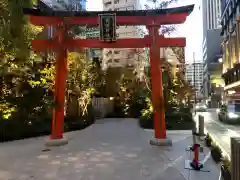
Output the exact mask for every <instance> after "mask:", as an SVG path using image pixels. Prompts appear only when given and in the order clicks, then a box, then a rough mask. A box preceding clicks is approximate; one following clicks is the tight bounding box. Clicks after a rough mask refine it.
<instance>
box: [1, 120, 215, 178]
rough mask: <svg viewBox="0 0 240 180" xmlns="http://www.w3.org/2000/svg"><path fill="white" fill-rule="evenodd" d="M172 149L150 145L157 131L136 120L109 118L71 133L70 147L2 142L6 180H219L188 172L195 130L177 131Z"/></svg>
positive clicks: (36, 140)
mask: <svg viewBox="0 0 240 180" xmlns="http://www.w3.org/2000/svg"><path fill="white" fill-rule="evenodd" d="M167 134H168V137H169V138H171V139H172V140H173V146H172V147H156V146H151V145H150V144H149V140H150V139H151V138H152V135H153V131H145V130H143V129H141V128H139V126H138V123H137V120H136V119H103V120H99V121H97V122H96V123H95V124H94V125H92V126H90V127H89V128H87V129H85V130H82V131H76V132H70V133H66V136H67V138H68V139H70V141H69V144H68V145H65V146H60V147H55V148H51V149H50V150H49V151H42V150H43V149H44V137H39V138H32V139H26V140H20V141H12V142H7V143H0V180H8V179H9V180H10V179H11V180H202V179H205V180H217V179H218V177H219V168H218V167H217V165H216V164H215V163H213V162H212V161H211V159H210V160H209V161H207V163H206V169H208V170H210V172H197V171H189V170H186V169H184V162H185V160H191V159H192V157H190V156H189V153H187V152H186V151H185V148H186V147H188V146H189V145H191V144H192V135H191V132H190V131H184V132H182V131H171V132H168V133H167Z"/></svg>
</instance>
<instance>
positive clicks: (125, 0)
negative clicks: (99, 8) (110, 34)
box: [102, 0, 146, 69]
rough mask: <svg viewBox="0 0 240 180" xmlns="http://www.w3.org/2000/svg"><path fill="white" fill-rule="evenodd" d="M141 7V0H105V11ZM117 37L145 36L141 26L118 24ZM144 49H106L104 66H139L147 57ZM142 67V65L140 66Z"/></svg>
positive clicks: (104, 67) (105, 67)
mask: <svg viewBox="0 0 240 180" xmlns="http://www.w3.org/2000/svg"><path fill="white" fill-rule="evenodd" d="M138 9H141V5H140V0H103V10H104V11H126V10H138ZM116 32H117V38H119V39H120V38H140V37H143V36H144V32H143V29H142V28H141V27H139V26H118V27H117V30H116ZM145 54H146V53H144V50H142V49H137V50H136V49H104V50H103V61H102V68H103V69H107V68H108V67H133V66H139V65H140V64H141V62H142V60H143V58H144V59H145ZM139 69H141V67H139Z"/></svg>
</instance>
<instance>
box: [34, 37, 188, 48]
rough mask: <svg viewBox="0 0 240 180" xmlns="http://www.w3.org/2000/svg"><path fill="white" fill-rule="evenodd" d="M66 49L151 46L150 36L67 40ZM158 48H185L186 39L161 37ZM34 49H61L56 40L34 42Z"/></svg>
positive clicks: (157, 43) (157, 44)
mask: <svg viewBox="0 0 240 180" xmlns="http://www.w3.org/2000/svg"><path fill="white" fill-rule="evenodd" d="M63 46H64V48H67V49H70V50H71V49H74V48H77V47H79V48H145V47H150V46H151V38H150V36H145V37H144V38H132V39H118V40H117V41H116V42H112V43H106V42H101V41H99V40H96V39H75V40H74V39H73V40H66V41H65V42H64V44H63ZM156 46H157V47H185V46H186V40H185V38H163V37H162V36H159V37H157V38H156ZM32 47H33V49H35V50H37V51H44V50H47V49H56V48H59V45H58V42H57V41H54V40H33V41H32Z"/></svg>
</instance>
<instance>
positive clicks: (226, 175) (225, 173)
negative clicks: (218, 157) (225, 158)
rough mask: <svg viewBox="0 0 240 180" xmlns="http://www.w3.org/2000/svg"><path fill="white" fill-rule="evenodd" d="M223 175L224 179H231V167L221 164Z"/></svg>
mask: <svg viewBox="0 0 240 180" xmlns="http://www.w3.org/2000/svg"><path fill="white" fill-rule="evenodd" d="M221 175H222V179H223V180H231V173H230V169H229V168H226V167H224V166H223V165H221Z"/></svg>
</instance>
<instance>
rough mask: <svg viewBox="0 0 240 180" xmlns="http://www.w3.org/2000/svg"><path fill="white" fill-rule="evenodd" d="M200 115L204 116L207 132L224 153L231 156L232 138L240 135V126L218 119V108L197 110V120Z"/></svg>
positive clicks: (195, 117)
mask: <svg viewBox="0 0 240 180" xmlns="http://www.w3.org/2000/svg"><path fill="white" fill-rule="evenodd" d="M199 115H202V116H204V122H205V130H206V132H208V133H209V134H210V135H211V137H212V138H213V140H214V141H216V143H217V144H218V145H219V146H220V147H221V148H222V149H223V154H224V155H226V156H228V157H230V152H231V149H230V138H231V137H238V136H240V126H233V125H226V124H223V123H221V122H220V121H218V117H217V112H216V109H208V112H197V113H196V115H195V116H194V119H195V120H196V122H197V120H198V116H199ZM206 132H205V133H206Z"/></svg>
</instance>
